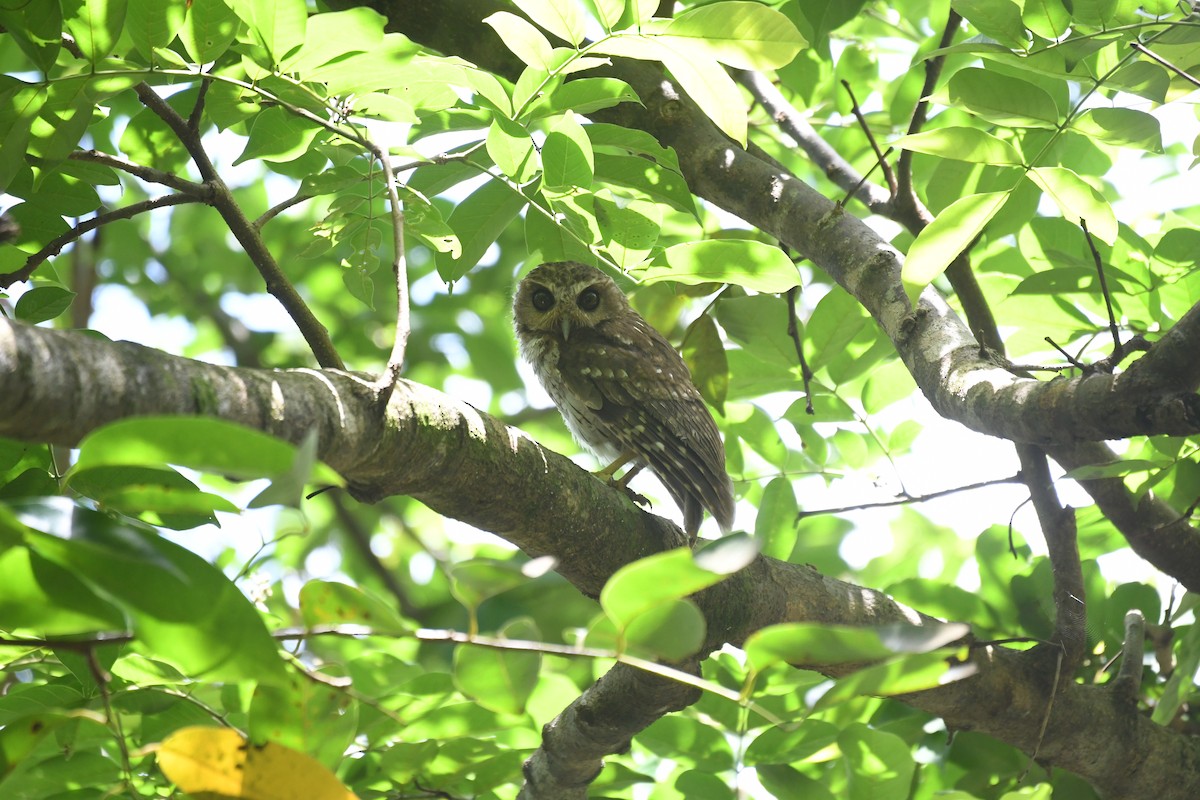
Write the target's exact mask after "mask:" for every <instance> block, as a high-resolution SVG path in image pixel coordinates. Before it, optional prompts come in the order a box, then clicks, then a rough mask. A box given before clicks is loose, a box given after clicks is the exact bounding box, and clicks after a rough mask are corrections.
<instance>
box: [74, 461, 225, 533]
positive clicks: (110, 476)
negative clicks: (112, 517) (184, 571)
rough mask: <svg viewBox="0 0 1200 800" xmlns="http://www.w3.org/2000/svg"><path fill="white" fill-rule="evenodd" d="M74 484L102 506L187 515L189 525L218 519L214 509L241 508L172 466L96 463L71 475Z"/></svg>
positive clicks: (137, 512) (126, 511) (135, 512)
mask: <svg viewBox="0 0 1200 800" xmlns="http://www.w3.org/2000/svg"><path fill="white" fill-rule="evenodd" d="M71 488H72V489H74V490H75V491H77V492H79V493H80V494H81V495H83V496H84V497H90V498H92V499H93V500H95V501H96V502H97V503H98V504H99V505H100V507H101V508H107V509H112V510H114V511H119V512H121V513H122V514H128V515H130V516H134V517H138V516H142V515H143V514H146V513H153V514H156V515H158V517H159V518H162V517H163V516H166V517H168V518H170V517H172V516H174V515H185V516H186V517H188V518H189V519H190V520H194V521H192V522H191V524H188V525H187V526H186V527H196V526H197V525H201V524H204V523H206V522H212V523H215V522H216V517H215V516H214V515H213V512H214V511H225V512H231V513H233V512H237V511H238V507H237V506H235V505H234V504H233V503H231V502H230V501H229V500H226V499H225V498H224V497H221V496H220V495H215V494H210V493H208V492H202V491H200V490H199V489H198V488H196V485H195V484H194V483H192V482H191V481H190V480H188V479H187V478H185V477H183V476H182V475H180V474H179V473H178V472H176V471H175V470H172V469H156V468H150V467H123V466H116V467H93V468H89V469H83V470H80V471H78V472H76V473H74V474H73V475H72V476H71ZM168 527H176V526H174V525H168Z"/></svg>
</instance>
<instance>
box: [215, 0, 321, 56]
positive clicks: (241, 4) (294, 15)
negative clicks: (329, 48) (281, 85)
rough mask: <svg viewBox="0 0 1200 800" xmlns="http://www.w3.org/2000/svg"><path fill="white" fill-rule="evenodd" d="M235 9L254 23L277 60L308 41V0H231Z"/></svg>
mask: <svg viewBox="0 0 1200 800" xmlns="http://www.w3.org/2000/svg"><path fill="white" fill-rule="evenodd" d="M229 5H230V7H231V8H232V9H233V11H234V13H235V14H237V15H238V17H239V18H241V20H242V21H243V22H245V23H246V24H247V25H248V26H249V27H250V33H251V34H252V35H253V36H254V38H255V40H257V41H258V42H259V43H260V44H261V45H262V46H263V47H265V48H266V50H267V53H269V54H270V56H271V62H272V63H274V64H281V63H283V60H284V58H286V57H287V56H288V55H289V54H290V53H291V52H292V51H293V50H295V49H296V48H298V47H300V46H301V45H302V44H304V34H305V28H306V26H307V24H308V9H307V7H306V5H305V2H304V0H229Z"/></svg>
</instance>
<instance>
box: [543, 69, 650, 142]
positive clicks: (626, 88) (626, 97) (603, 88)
mask: <svg viewBox="0 0 1200 800" xmlns="http://www.w3.org/2000/svg"><path fill="white" fill-rule="evenodd" d="M627 102H631V103H636V102H640V101H639V98H638V96H637V93H636V92H634V91H633V88H632V87H631V86H630V85H629V84H628V83H626V82H625V81H622V80H618V79H616V78H576V79H575V80H573V81H567V82H566V83H564V84H562V85H561V86H559V87H557V88H555V89H554V91H552V92H550V94H549V95H547V96H546V97H545V99H544V100H542V101H540V102H538V103H536V104H535V105H534V106H532V108H531V109H530V113H531V114H532V115H533V116H535V117H542V116H546V115H549V114H554V113H559V112H562V111H567V110H570V111H574V112H575V113H577V114H589V113H591V112H593V111H599V110H600V109H602V108H609V107H611V106H615V105H617V104H618V103H627ZM587 127H588V128H589V129H590V128H592V127H595V126H594V125H589V126H587ZM591 133H592V131H591V130H588V134H589V136H590V135H591Z"/></svg>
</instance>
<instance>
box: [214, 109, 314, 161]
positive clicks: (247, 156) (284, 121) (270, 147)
mask: <svg viewBox="0 0 1200 800" xmlns="http://www.w3.org/2000/svg"><path fill="white" fill-rule="evenodd" d="M321 132H322V129H321V128H319V127H317V126H316V125H314V124H313V123H311V122H308V121H307V120H304V119H301V118H300V117H298V116H296V115H295V114H292V113H291V112H289V111H287V110H285V109H283V108H281V107H279V106H272V107H270V108H265V109H263V110H262V112H261V113H259V114H258V116H256V117H255V118H254V124H253V125H252V126H251V128H250V136H249V138H248V139H247V141H246V148H245V149H244V150H243V151H242V154H241V155H240V156H238V157H237V159H236V160H234V162H233V163H234V164H241V163H244V162H246V161H255V160H260V159H261V160H265V161H284V162H286V161H292V160H293V159H296V158H299V157H300V156H303V155H305V154H306V153H308V151H309V150H310V148H311V147H312V143H313V140H314V139H316V138H317V136H318V134H320V133H321Z"/></svg>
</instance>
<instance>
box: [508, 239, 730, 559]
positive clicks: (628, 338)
mask: <svg viewBox="0 0 1200 800" xmlns="http://www.w3.org/2000/svg"><path fill="white" fill-rule="evenodd" d="M513 324H514V327H515V328H516V332H517V340H518V341H519V343H520V346H521V355H522V357H524V359H525V360H526V361H528V362H529V363H530V365H531V366H532V367H533V370H534V372H535V373H536V374H537V377H538V380H540V381H541V383H542V386H544V387H545V389H546V392H547V394H549V395H550V398H551V399H552V400H553V401H554V404H555V405H556V406H557V407H558V410H559V411H560V412H561V413H562V415H563V419H564V420H565V421H566V423H567V427H568V428H570V430H571V433H572V434H573V435H574V436H575V438H576V439H577V440H578V441H579V442H580V443H581V444H583V445H585V446H586V447H588V448H590V449H591V450H592V451H593V452H595V453H596V455H598V456H599V457H600V458H601V459H605V460H607V461H611V462H614V464H615V465H617V466H619V465H620V464H623V463H629V462H632V463H633V464H634V466H633V467H632V469H634V470H636V469H638V468H640V467H642V466H648V467H650V469H651V470H652V471H653V472H654V474H655V475H657V476H658V479H659V480H660V481H662V483H663V485H664V486H666V488H667V491H668V492H669V493H670V494H671V497H672V499H674V500H675V503H676V505H678V506H679V508H680V510H681V511H682V512H683V518H684V528H685V530H686V531H687V532H688V534H689V535H691V536H694V535H695V533H696V531H697V529H698V528H699V527H700V522H701V520H702V519H703V515H704V509H707V510H708V511H709V513H711V514H712V515H713V517H714V518H716V520H717V523H718V524H719V525H720V526H721V528H722V530H728V529H729V528H730V527H731V526H732V524H733V485H732V483H731V482H730V480H729V475H728V474H727V473H726V471H725V449H724V447H723V446H722V444H721V437H720V434H719V433H718V431H717V426H716V423H714V422H713V418H712V415H711V414H710V413H709V411H708V408H707V407H706V406H705V405H704V401H703V400H702V399H701V397H700V393H699V392H698V391H697V390H696V387H695V385H694V384H693V383H692V378H691V374H690V373H689V372H688V368H687V365H686V364H684V363H683V359H682V358H680V356H679V354H678V353H677V352H676V351H675V348H673V347H672V346H671V345H670V343H669V342H667V340H666V339H664V338H663V336H662V334H660V333H659V332H658V331H656V330H655V329H654V328H653V327H651V326H650V324H649V323H648V322H646V320H644V319H642V317H641V316H640V315H639V314H638V313H637V312H636V311H634V310H633V309H632V308H631V307H630V305H629V301H628V300H627V299H626V298H625V295H624V294H623V293H622V292H621V290H620V289H619V288H618V287H617V285H616V284H615V283H614V282H613V281H612V279H610V278H609V277H608V276H607V275H605V274H604V273H603V272H601V271H600V270H598V269H595V268H593V267H589V266H586V265H584V264H580V263H577V262H574V261H559V262H553V263H549V264H542V265H541V266H540V267H538V268H537V269H535V270H533V271H532V272H530V273H529V274H528V275H527V276H525V279H524V280H522V281H521V284H520V286H519V287H518V288H517V294H516V298H515V299H514V302H513ZM614 468H615V467H614ZM610 474H611V473H610Z"/></svg>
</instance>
